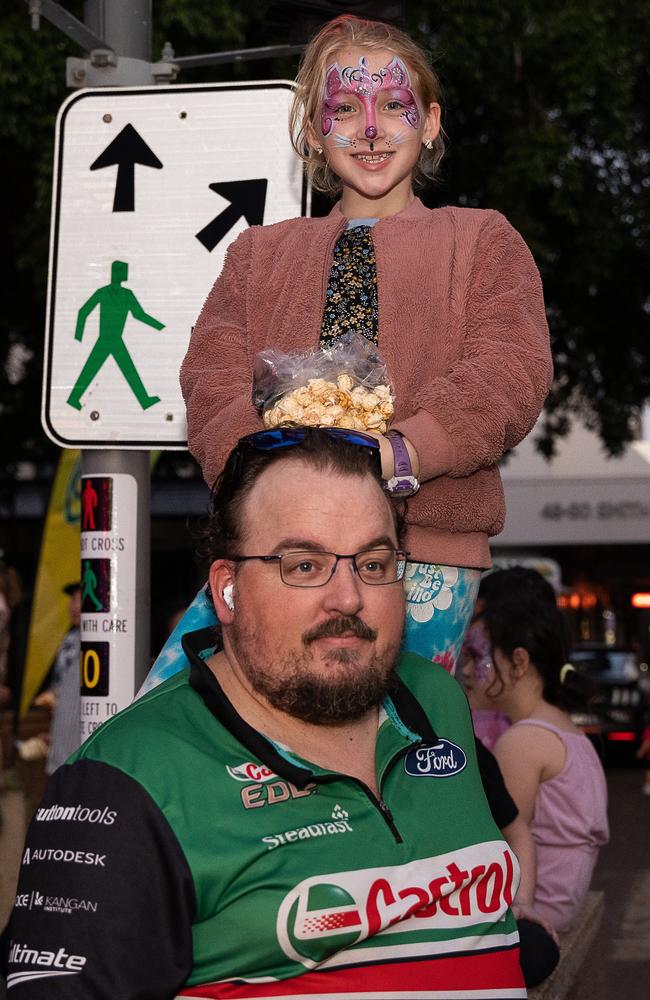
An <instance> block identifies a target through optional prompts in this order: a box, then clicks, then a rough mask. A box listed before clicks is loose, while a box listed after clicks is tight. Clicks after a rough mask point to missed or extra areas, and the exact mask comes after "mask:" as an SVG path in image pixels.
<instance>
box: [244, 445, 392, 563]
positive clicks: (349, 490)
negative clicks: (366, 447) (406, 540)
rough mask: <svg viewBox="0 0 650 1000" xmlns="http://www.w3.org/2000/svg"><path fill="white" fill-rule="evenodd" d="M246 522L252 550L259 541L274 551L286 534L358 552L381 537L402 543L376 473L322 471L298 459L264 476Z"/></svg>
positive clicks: (254, 491) (247, 506)
mask: <svg viewBox="0 0 650 1000" xmlns="http://www.w3.org/2000/svg"><path fill="white" fill-rule="evenodd" d="M241 523H242V527H243V536H244V538H245V540H246V543H247V548H248V547H249V545H251V544H253V543H254V544H256V545H257V544H259V545H263V546H266V549H265V551H268V552H272V551H273V549H274V548H275V547H276V546H277V545H278V544H280V543H281V542H282V540H283V539H286V538H290V539H296V540H298V539H300V540H303V541H305V542H307V541H310V542H311V543H313V544H315V545H321V546H322V547H323V548H332V547H334V549H333V551H355V550H356V549H355V548H354V547H357V548H358V547H363V546H365V545H367V544H368V543H372V542H374V541H375V540H376V539H378V538H387V539H388V538H389V539H390V540H391V541H392V542H396V541H397V538H396V533H395V523H394V517H393V514H392V511H391V508H390V502H389V501H388V500H387V499H386V497H385V495H384V493H383V491H382V489H381V487H380V485H379V483H378V482H377V480H376V479H374V478H373V477H372V476H371V475H367V476H353V475H345V474H341V473H339V472H333V471H332V470H331V469H325V470H318V469H314V468H313V467H311V466H309V465H307V464H305V463H304V462H302V461H300V460H294V459H288V460H282V461H279V462H276V463H275V464H274V465H272V466H270V467H269V468H268V469H266V470H265V471H264V472H263V473H262V474H261V476H260V477H259V479H258V480H257V482H256V483H255V485H254V487H253V488H252V490H251V492H250V493H249V494H248V496H247V497H246V500H245V502H244V509H243V510H242V518H241ZM341 546H353V548H352V549H349V548H345V549H344V548H342V547H341Z"/></svg>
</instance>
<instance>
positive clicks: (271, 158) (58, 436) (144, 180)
mask: <svg viewBox="0 0 650 1000" xmlns="http://www.w3.org/2000/svg"><path fill="white" fill-rule="evenodd" d="M292 92H293V84H291V83H289V82H287V81H273V82H263V81H262V82H257V83H246V84H210V85H196V86H172V87H139V88H115V89H111V88H101V89H99V90H82V91H79V92H77V93H75V94H73V95H72V96H71V97H69V98H68V100H67V101H66V102H65V103H64V104H63V105H62V107H61V109H60V111H59V115H58V119H57V130H56V147H55V177H54V188H53V204H52V229H51V241H50V269H49V287H48V310H47V329H46V350H45V377H44V380H43V407H42V421H43V427H44V429H45V431H46V433H47V434H48V435H49V437H51V438H52V439H53V440H54V441H55V442H56V443H57V444H61V445H63V446H68V447H79V446H81V447H96V448H101V447H104V448H147V447H151V448H156V449H159V448H183V447H184V446H185V441H186V425H185V407H184V404H183V399H182V396H181V392H180V387H179V384H178V372H179V369H180V365H181V361H182V360H183V357H184V355H185V351H186V349H187V344H188V341H189V337H190V333H191V330H192V326H193V324H194V322H195V321H196V318H197V316H198V314H199V311H200V309H201V306H202V305H203V302H204V300H205V298H206V296H207V294H208V292H209V291H210V288H211V287H212V284H213V282H214V281H215V279H216V277H217V276H218V274H219V272H220V270H221V267H222V265H223V260H224V257H225V253H226V250H227V247H228V245H229V244H230V243H231V242H232V241H233V240H234V239H235V238H236V237H237V236H238V235H239V234H240V233H241V232H242V231H243V230H244V229H246V228H247V227H248V226H252V225H261V224H264V225H268V224H269V223H273V222H279V221H281V220H283V219H289V218H293V217H294V216H296V215H301V214H302V215H304V214H306V213H307V209H308V191H307V187H306V183H305V180H304V176H303V171H302V166H301V163H300V161H299V159H298V158H297V157H296V155H295V153H294V152H293V150H292V148H291V146H290V144H289V139H288V133H287V119H288V112H289V105H290V102H291V97H292Z"/></svg>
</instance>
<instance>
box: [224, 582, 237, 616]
mask: <svg viewBox="0 0 650 1000" xmlns="http://www.w3.org/2000/svg"><path fill="white" fill-rule="evenodd" d="M233 589H234V588H233V585H232V583H229V584H228V586H227V587H224V588H223V594H222V595H221V596H222V597H223V603H224V604H225V605H226V607H227V608H230V610H231V611H234V610H235V599H234V597H233Z"/></svg>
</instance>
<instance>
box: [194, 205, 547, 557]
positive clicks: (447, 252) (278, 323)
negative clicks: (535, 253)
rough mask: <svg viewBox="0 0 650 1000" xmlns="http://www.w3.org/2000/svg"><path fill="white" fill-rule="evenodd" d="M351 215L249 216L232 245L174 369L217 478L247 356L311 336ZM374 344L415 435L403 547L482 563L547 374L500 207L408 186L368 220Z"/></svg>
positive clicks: (242, 413) (313, 341)
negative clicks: (399, 202)
mask: <svg viewBox="0 0 650 1000" xmlns="http://www.w3.org/2000/svg"><path fill="white" fill-rule="evenodd" d="M346 221H347V220H346V219H345V218H344V216H343V215H342V214H341V212H340V211H339V208H338V205H335V206H334V208H333V209H332V211H331V213H330V214H329V215H328V216H326V217H325V218H319V219H292V220H290V221H288V222H279V223H276V224H275V225H272V226H253V227H251V228H250V229H247V230H246V231H245V232H243V233H242V234H241V235H240V236H239V237H238V239H237V240H235V241H234V243H233V244H232V245H231V246H230V248H229V250H228V254H227V256H226V261H225V263H224V267H223V271H222V273H221V275H220V276H219V278H218V279H217V281H216V282H215V284H214V286H213V288H212V291H211V292H210V294H209V295H208V298H207V300H206V302H205V305H204V306H203V309H202V311H201V315H200V316H199V318H198V320H197V323H196V326H195V328H194V331H193V333H192V337H191V340H190V345H189V348H188V351H187V355H186V357H185V360H184V361H183V365H182V367H181V375H180V380H181V388H182V390H183V395H184V397H185V402H186V405H187V424H188V445H189V449H190V451H191V452H192V454H193V455H194V456H195V457H196V458H197V460H198V461H199V463H200V464H201V468H202V469H203V474H204V477H205V479H206V482H207V483H208V484H209V485H212V483H213V482H214V480H215V478H216V476H217V475H218V474H219V472H220V471H221V469H222V468H223V464H224V461H225V459H226V457H227V455H228V453H229V452H230V450H231V449H232V448H233V447H234V445H235V444H236V442H237V440H238V438H239V437H240V436H241V435H243V434H248V433H251V432H253V431H255V430H259V429H261V427H262V423H261V420H260V418H259V416H258V415H257V413H256V411H255V409H254V407H253V404H252V402H251V386H252V371H253V362H254V357H255V354H256V353H257V352H258V351H261V350H262V349H264V348H266V347H275V348H277V349H279V350H282V351H293V350H296V349H299V348H300V349H305V348H316V347H317V346H318V340H319V335H320V330H321V323H322V318H323V308H324V301H325V290H326V287H327V278H328V274H329V270H330V265H331V262H332V250H333V247H334V243H335V242H336V240H337V239H338V237H339V235H340V233H341V232H342V230H343V228H344V226H345V225H346ZM372 238H373V241H374V245H375V256H376V261H377V279H378V290H379V293H378V294H379V336H378V340H379V350H380V352H381V354H382V356H383V358H384V360H385V361H386V363H387V365H388V371H389V373H390V377H391V379H392V382H393V385H394V388H395V396H396V413H395V420H394V423H393V426H394V427H395V428H396V429H397V430H400V431H402V433H403V434H405V435H406V436H407V437H408V438H409V439H410V440H411V441H412V442H413V444H414V445H415V447H416V448H417V451H418V455H419V458H420V478H421V480H423V483H422V488H421V490H420V492H419V493H418V494H417V495H416V496H415V497H413V498H412V499H411V500H409V502H408V514H407V523H408V531H407V539H406V545H407V548H408V549H409V551H410V553H411V558H412V559H415V560H418V561H421V562H429V563H441V564H447V565H454V566H470V567H486V566H489V564H490V554H489V546H488V536H489V535H494V534H497V533H498V532H499V531H501V529H502V527H503V521H504V514H505V507H504V499H503V489H502V486H501V479H500V476H499V471H498V469H497V465H496V463H497V462H498V461H499V459H500V458H501V456H502V454H503V453H504V451H506V450H507V449H509V448H513V447H514V446H515V445H516V444H517V443H518V442H519V441H521V439H522V438H523V437H524V436H525V435H526V434H527V433H528V431H529V430H530V429H531V427H532V426H533V424H534V423H535V420H536V419H537V416H538V415H539V412H540V410H541V407H542V404H543V402H544V398H545V396H546V393H547V391H548V386H549V383H550V379H551V376H552V365H551V357H550V349H549V338H548V327H547V324H546V317H545V313H544V302H543V298H542V288H541V282H540V278H539V274H538V271H537V268H536V267H535V263H534V261H533V258H532V256H531V254H530V251H529V250H528V248H527V246H526V244H525V243H524V241H523V240H522V238H521V236H520V235H519V234H518V233H517V232H516V231H515V230H514V229H513V228H512V226H511V225H510V224H509V223H508V222H507V221H506V219H505V218H504V217H503V216H502V215H500V214H499V213H498V212H493V211H483V210H478V209H467V208H465V209H461V208H441V209H434V210H432V211H431V210H429V209H427V208H425V207H424V205H423V204H422V202H421V201H420V200H419V199H418V198H416V199H415V200H414V201H413V202H411V204H410V205H409V206H408V207H407V208H406V209H404V210H403V211H402V212H399V213H398V214H397V215H392V216H389V217H388V218H385V219H380V220H379V222H378V223H377V224H376V225H375V226H374V228H373V230H372Z"/></svg>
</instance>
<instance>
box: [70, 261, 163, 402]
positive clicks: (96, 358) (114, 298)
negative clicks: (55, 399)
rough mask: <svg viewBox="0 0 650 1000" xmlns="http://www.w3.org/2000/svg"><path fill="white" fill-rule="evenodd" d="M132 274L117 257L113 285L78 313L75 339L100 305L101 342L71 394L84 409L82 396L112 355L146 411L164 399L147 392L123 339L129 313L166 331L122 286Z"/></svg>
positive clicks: (97, 344)
mask: <svg viewBox="0 0 650 1000" xmlns="http://www.w3.org/2000/svg"><path fill="white" fill-rule="evenodd" d="M128 276H129V265H128V264H126V263H125V262H124V261H123V260H114V261H113V263H112V265H111V283H110V285H104V286H103V287H102V288H98V289H97V291H96V292H93V294H92V295H91V296H90V298H89V299H88V301H87V302H84V304H83V305H82V307H81V309H80V310H79V313H78V315H77V328H76V330H75V334H74V339H75V340H81V339H82V337H83V335H84V327H85V325H86V320H87V319H88V316H89V315H90V313H91V312H92V311H93V309H95V308H96V307H97V306H99V336H98V337H97V342H96V344H95V346H94V347H93V349H92V351H91V352H90V354H89V355H88V358H87V359H86V363H85V365H84V366H83V368H82V369H81V374H80V375H79V378H78V379H77V381H76V383H75V386H74V389H73V390H72V392H71V393H70V395H69V396H68V404H69V405H70V406H74V408H75V410H80V409H81V397H82V396H83V394H84V392H85V391H86V389H87V388H88V386H89V385H90V383H91V382H92V381H93V379H94V378H95V376H96V375H97V374H98V372H99V370H100V368H101V367H102V365H103V364H104V362H105V361H106V359H107V358H109V357H113V358H114V360H115V362H116V364H117V366H118V367H119V369H120V371H121V372H122V374H123V375H124V378H125V379H126V381H127V382H128V383H129V386H130V388H131V389H132V390H133V393H134V395H135V397H136V399H137V400H138V402H139V404H140V406H141V407H142V409H143V410H148V409H149V407H150V406H153V405H154V403H159V402H160V396H150V395H149V394H148V393H147V390H146V389H145V387H144V385H143V382H142V379H141V378H140V376H139V374H138V370H137V368H136V367H135V365H134V364H133V359H132V358H131V355H130V354H129V352H128V350H127V348H126V344H125V343H124V340H123V339H122V338H123V335H124V327H125V326H126V321H127V319H128V317H129V313H130V314H131V315H132V316H133V317H134V319H137V320H139V321H140V322H141V323H146V324H147V326H153V327H154V329H155V330H163V329H164V327H165V324H164V323H160V322H159V321H158V320H157V319H154V318H153V316H149V314H148V313H146V312H145V311H144V309H143V308H142V306H141V305H140V303H139V302H138V300H137V299H136V297H135V295H134V294H133V292H132V291H131V289H130V288H122V282H123V281H126V280H127V278H128Z"/></svg>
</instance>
